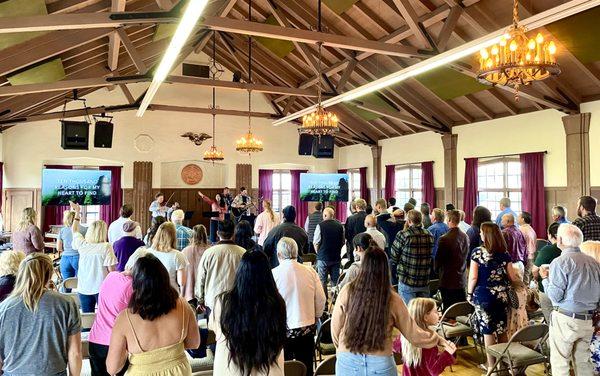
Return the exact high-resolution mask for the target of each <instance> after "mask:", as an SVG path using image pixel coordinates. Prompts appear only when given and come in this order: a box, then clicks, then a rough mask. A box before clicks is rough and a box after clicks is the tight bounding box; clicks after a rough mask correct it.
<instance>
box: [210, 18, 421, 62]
mask: <svg viewBox="0 0 600 376" xmlns="http://www.w3.org/2000/svg"><path fill="white" fill-rule="evenodd" d="M203 25H204V26H205V27H207V28H209V29H211V30H219V31H225V32H228V33H235V34H243V35H252V36H261V37H267V38H274V39H284V40H289V41H296V42H301V43H312V44H314V43H317V42H322V43H323V45H324V46H329V47H334V48H344V49H349V50H354V51H365V52H371V53H376V54H383V55H392V56H401V57H412V58H419V59H421V58H427V57H431V54H430V53H428V51H423V50H419V49H418V48H415V47H410V46H402V45H398V44H391V43H382V42H379V41H375V40H367V39H360V38H353V37H348V36H344V35H336V34H329V33H322V32H318V31H311V30H303V29H293V28H286V27H281V26H276V25H268V24H263V23H259V22H251V21H243V20H234V19H231V18H223V17H205V18H204V20H203Z"/></svg>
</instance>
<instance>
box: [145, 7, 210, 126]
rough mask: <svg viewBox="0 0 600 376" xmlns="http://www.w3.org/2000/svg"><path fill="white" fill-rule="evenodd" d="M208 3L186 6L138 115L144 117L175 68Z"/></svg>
mask: <svg viewBox="0 0 600 376" xmlns="http://www.w3.org/2000/svg"><path fill="white" fill-rule="evenodd" d="M207 4H208V0H190V2H189V3H188V5H187V7H186V8H185V12H184V13H183V16H182V17H181V21H179V25H178V26H177V29H176V30H175V34H173V38H171V43H169V46H168V47H167V50H166V51H165V54H164V56H163V58H162V60H161V61H160V64H159V65H158V68H156V71H155V72H154V77H153V78H152V83H151V84H150V87H149V88H148V91H147V92H146V95H144V99H143V100H142V103H141V104H140V107H139V108H138V111H137V114H136V115H137V116H138V117H142V116H143V115H144V112H145V111H146V109H147V108H148V106H149V105H150V102H152V98H154V95H155V94H156V92H157V91H158V88H159V86H160V84H161V83H162V82H163V81H164V80H165V78H167V76H168V75H169V73H170V72H171V70H172V69H173V64H175V60H176V59H177V57H178V56H179V53H180V52H181V49H182V48H183V45H184V44H185V42H186V41H187V39H188V38H189V36H190V34H191V33H192V31H193V30H194V27H195V26H196V23H197V22H198V19H199V18H200V16H201V15H202V12H203V11H204V8H206V5H207Z"/></svg>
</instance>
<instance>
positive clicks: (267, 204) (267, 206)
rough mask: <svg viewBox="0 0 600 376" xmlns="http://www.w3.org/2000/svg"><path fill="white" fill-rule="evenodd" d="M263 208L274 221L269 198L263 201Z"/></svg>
mask: <svg viewBox="0 0 600 376" xmlns="http://www.w3.org/2000/svg"><path fill="white" fill-rule="evenodd" d="M263 208H264V209H265V211H266V212H267V213H269V218H271V222H275V213H274V212H273V205H272V204H271V201H270V200H264V201H263Z"/></svg>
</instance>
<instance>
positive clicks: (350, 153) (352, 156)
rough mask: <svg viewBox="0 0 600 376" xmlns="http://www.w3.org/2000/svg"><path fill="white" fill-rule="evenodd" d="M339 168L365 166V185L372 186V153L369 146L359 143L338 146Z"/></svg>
mask: <svg viewBox="0 0 600 376" xmlns="http://www.w3.org/2000/svg"><path fill="white" fill-rule="evenodd" d="M336 154H337V156H338V159H339V168H340V169H350V168H360V167H367V187H369V188H372V187H373V154H372V153H371V148H370V147H369V146H366V145H363V144H359V145H352V146H345V147H343V148H338V149H337V150H336Z"/></svg>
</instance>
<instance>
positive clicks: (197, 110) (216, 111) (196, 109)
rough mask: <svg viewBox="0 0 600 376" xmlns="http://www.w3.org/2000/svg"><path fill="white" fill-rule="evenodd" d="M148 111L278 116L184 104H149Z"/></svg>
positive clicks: (274, 117) (269, 117)
mask: <svg viewBox="0 0 600 376" xmlns="http://www.w3.org/2000/svg"><path fill="white" fill-rule="evenodd" d="M148 110H150V111H171V112H189V113H194V114H209V115H228V116H242V117H248V116H252V117H257V118H266V119H279V118H280V116H279V115H276V114H271V113H268V112H256V111H252V112H248V111H238V110H224V109H220V108H217V109H211V108H202V107H186V106H174V105H167V104H151V105H150V106H149V107H148Z"/></svg>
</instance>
